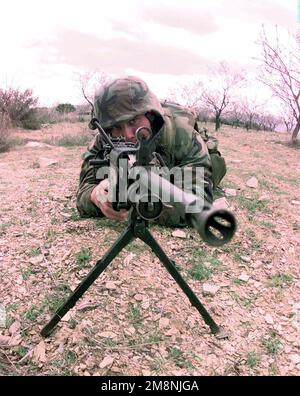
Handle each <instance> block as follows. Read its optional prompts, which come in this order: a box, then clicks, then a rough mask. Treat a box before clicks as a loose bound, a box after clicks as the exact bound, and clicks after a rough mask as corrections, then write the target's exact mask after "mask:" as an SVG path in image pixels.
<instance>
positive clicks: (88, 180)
mask: <svg viewBox="0 0 300 396" xmlns="http://www.w3.org/2000/svg"><path fill="white" fill-rule="evenodd" d="M95 113H96V117H97V118H98V119H99V122H100V124H101V125H102V127H103V128H104V129H105V130H106V131H108V132H109V129H110V128H111V127H113V126H114V125H116V124H119V123H122V122H127V121H129V120H131V119H133V118H134V117H136V116H138V115H146V116H147V117H148V118H149V120H150V122H151V128H152V132H153V138H152V144H153V150H155V151H156V152H158V153H159V154H160V155H161V156H162V158H163V160H164V162H165V164H166V165H167V166H168V167H169V169H171V168H173V167H175V166H177V167H181V168H184V167H185V166H187V167H202V168H204V187H205V188H204V199H205V200H206V201H207V202H209V203H212V200H213V197H212V187H213V183H212V165H211V159H210V155H209V153H208V149H207V146H206V145H205V143H204V141H203V139H202V138H201V136H200V134H199V132H197V128H196V129H195V125H196V124H195V117H194V115H193V114H192V113H191V112H189V111H187V110H186V109H185V108H183V107H182V106H179V105H176V104H170V103H163V104H161V103H159V101H158V99H157V98H156V96H155V95H154V94H153V93H152V92H151V91H150V90H149V88H148V87H147V85H146V84H145V82H144V81H142V80H140V79H138V78H136V77H127V78H123V79H116V80H114V81H112V82H110V83H108V84H107V85H106V86H104V87H101V89H100V91H99V92H97V93H96V95H95ZM101 147H102V144H101V136H100V135H99V134H98V135H97V136H96V137H95V138H94V140H93V141H92V142H91V144H90V145H89V147H88V151H87V152H86V153H85V154H84V155H83V164H82V168H81V173H80V184H79V188H78V191H77V208H78V211H79V213H80V214H81V216H83V217H93V216H103V215H102V213H101V211H100V209H99V208H98V207H96V206H95V205H94V204H93V203H92V202H91V199H90V195H91V191H92V190H93V188H94V187H95V184H96V183H95V180H94V176H93V167H92V166H91V165H89V161H90V160H91V159H94V158H95V157H96V155H97V153H98V152H99V150H100V149H101ZM182 220H183V219H180V218H179V216H178V214H177V213H175V212H174V210H172V209H165V210H164V212H163V214H162V216H161V217H160V220H159V221H160V223H161V224H165V225H175V224H180V223H181V222H182Z"/></svg>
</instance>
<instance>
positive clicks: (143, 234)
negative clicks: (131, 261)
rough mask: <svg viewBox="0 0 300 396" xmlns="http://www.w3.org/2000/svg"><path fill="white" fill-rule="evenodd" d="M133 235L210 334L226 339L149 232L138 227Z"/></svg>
mask: <svg viewBox="0 0 300 396" xmlns="http://www.w3.org/2000/svg"><path fill="white" fill-rule="evenodd" d="M135 235H136V236H137V237H138V238H140V239H141V240H142V241H143V242H145V243H146V244H147V245H148V246H150V247H151V249H152V251H153V252H154V253H155V254H156V256H157V257H158V258H159V259H160V261H161V262H162V263H163V265H164V266H165V268H166V269H167V271H168V272H169V274H170V275H171V276H172V277H173V279H174V280H175V281H176V282H177V284H178V285H179V286H180V288H181V289H182V291H183V292H184V293H185V295H186V296H187V297H188V299H189V300H190V302H191V304H192V305H193V306H194V307H195V308H196V309H197V310H198V312H199V313H200V315H201V316H202V317H203V319H204V321H205V323H206V324H207V325H208V326H209V327H210V330H211V332H212V333H213V334H214V335H215V336H216V337H217V338H227V334H226V332H225V330H224V329H223V328H222V327H219V326H218V325H217V323H216V322H215V321H214V320H213V318H212V317H211V316H210V314H209V313H208V312H207V310H206V309H205V307H204V306H203V304H201V302H200V301H199V299H198V298H197V296H196V295H195V293H194V292H193V290H192V289H191V288H190V286H189V285H188V284H187V283H186V281H185V280H184V279H183V278H182V276H181V275H180V273H179V272H178V270H177V269H176V268H175V265H174V262H172V260H170V259H169V257H168V256H167V255H166V253H165V252H164V251H163V249H162V248H161V246H160V245H159V244H158V242H157V241H156V240H155V238H154V237H153V236H152V234H151V233H150V231H149V230H148V229H147V228H146V227H144V228H143V227H139V228H138V229H136V231H135Z"/></svg>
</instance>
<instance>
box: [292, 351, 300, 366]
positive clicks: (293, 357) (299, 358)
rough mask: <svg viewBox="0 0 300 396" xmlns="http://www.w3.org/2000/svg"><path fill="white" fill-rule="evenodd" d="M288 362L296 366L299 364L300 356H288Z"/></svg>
mask: <svg viewBox="0 0 300 396" xmlns="http://www.w3.org/2000/svg"><path fill="white" fill-rule="evenodd" d="M290 360H291V361H292V362H293V363H294V364H298V363H300V355H298V354H297V353H293V354H292V355H291V356H290Z"/></svg>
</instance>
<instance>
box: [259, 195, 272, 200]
mask: <svg viewBox="0 0 300 396" xmlns="http://www.w3.org/2000/svg"><path fill="white" fill-rule="evenodd" d="M269 199H270V196H269V195H268V194H262V195H261V196H260V197H259V198H258V200H259V201H266V200H269Z"/></svg>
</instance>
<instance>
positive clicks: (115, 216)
mask: <svg viewBox="0 0 300 396" xmlns="http://www.w3.org/2000/svg"><path fill="white" fill-rule="evenodd" d="M108 188H109V182H108V179H104V180H102V181H101V182H100V183H99V184H98V185H97V186H96V187H95V188H94V189H93V191H92V193H91V201H92V202H93V203H94V204H95V205H96V206H98V208H99V209H100V210H101V212H102V213H103V214H104V216H105V217H107V218H108V219H111V220H119V221H125V220H127V217H128V211H127V210H125V209H121V210H120V211H119V212H117V211H116V210H114V209H113V208H112V203H111V202H110V201H109V200H108Z"/></svg>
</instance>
